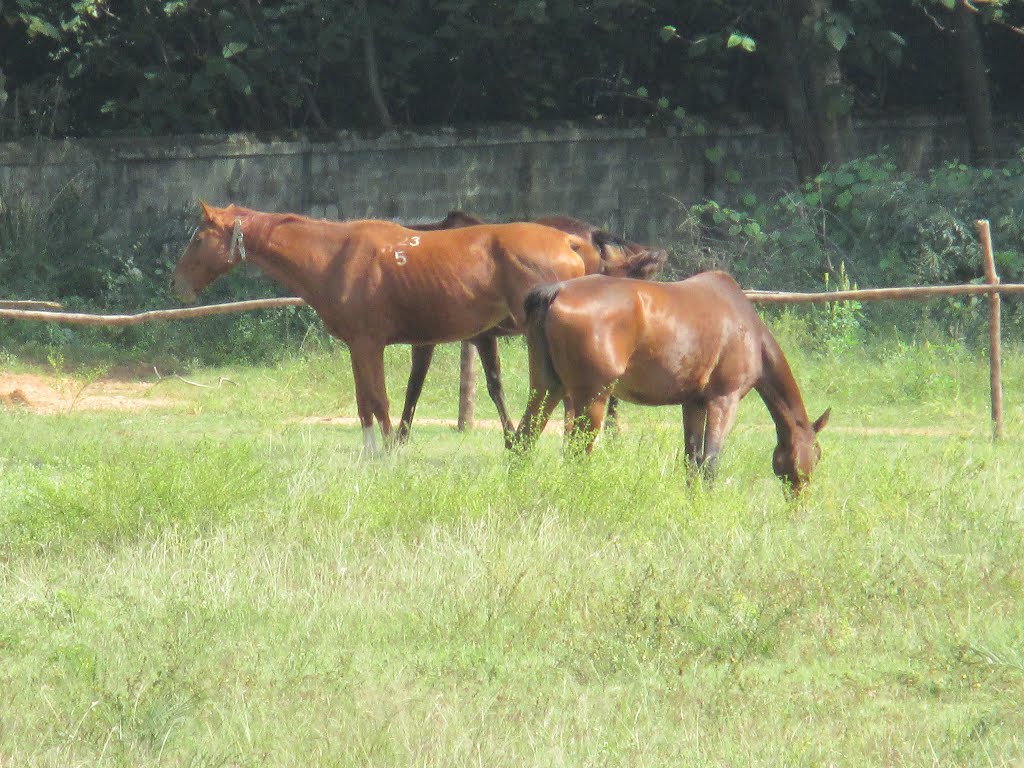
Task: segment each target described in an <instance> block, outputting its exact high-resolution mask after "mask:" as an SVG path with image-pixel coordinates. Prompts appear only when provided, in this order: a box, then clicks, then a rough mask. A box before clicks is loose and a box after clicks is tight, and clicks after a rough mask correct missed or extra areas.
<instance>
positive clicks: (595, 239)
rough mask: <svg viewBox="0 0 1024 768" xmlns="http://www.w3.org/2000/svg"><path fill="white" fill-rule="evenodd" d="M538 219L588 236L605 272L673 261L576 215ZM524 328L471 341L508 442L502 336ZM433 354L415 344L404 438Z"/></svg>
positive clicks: (463, 223)
mask: <svg viewBox="0 0 1024 768" xmlns="http://www.w3.org/2000/svg"><path fill="white" fill-rule="evenodd" d="M483 223H484V222H483V220H482V219H479V218H477V217H476V216H474V215H473V214H471V213H466V212H465V211H449V212H448V215H447V216H445V217H444V218H443V219H442V220H441V221H438V222H434V223H431V224H410V225H408V226H409V229H415V230H417V231H434V230H442V229H459V228H461V227H472V226H476V225H479V224H483ZM533 223H534V224H542V225H544V226H546V227H551V228H553V229H557V230H560V231H562V232H566V233H568V234H570V235H577V236H578V237H582V238H586V239H588V240H589V241H590V243H591V244H592V245H593V246H594V248H595V249H596V250H597V252H598V253H599V254H600V256H601V266H600V274H603V275H609V276H611V277H633V278H637V279H640V280H649V279H650V278H652V277H654V275H656V274H657V273H658V272H659V271H660V270H661V269H662V267H664V266H665V262H666V261H668V254H667V253H666V252H665V250H664V249H661V248H653V247H651V246H648V245H640V244H639V243H633V242H630V241H628V240H624V239H623V238H621V237H617V236H616V235H612V234H610V233H609V232H606V231H604V230H603V229H600V228H598V227H595V226H594V225H593V224H588V223H587V222H585V221H580V220H579V219H573V218H570V217H568V216H548V217H545V218H542V219H534V221H533ZM522 332H523V329H522V328H521V327H519V326H518V325H517V324H516V323H515V321H514V320H513V319H512V318H507V319H505V320H503V321H502V322H501V323H499V324H498V325H497V326H496V327H495V328H493V329H491V330H489V331H487V332H486V333H484V334H481V335H480V336H476V337H474V338H472V339H468V340H467V342H468V343H470V344H472V345H473V346H475V347H476V349H477V352H478V353H479V355H480V362H481V364H482V367H483V369H484V379H485V381H486V382H487V393H488V394H489V395H490V397H491V400H492V401H494V405H495V407H496V408H497V409H498V418H499V419H500V420H501V425H502V428H503V429H504V431H505V435H506V442H508V438H509V437H510V436H511V433H512V431H513V430H514V426H513V425H512V420H511V419H510V418H509V416H508V409H507V408H506V406H505V393H504V390H503V388H502V385H501V361H500V360H499V358H498V337H499V336H512V335H516V334H519V333H522ZM433 357H434V345H433V344H420V345H418V346H413V347H412V367H411V368H410V370H409V384H408V386H407V387H406V390H405V407H404V408H403V410H402V420H401V422H400V423H399V426H398V436H399V439H404V438H405V437H407V436H408V434H409V429H410V428H411V427H412V420H413V416H414V415H415V413H416V403H417V402H418V401H419V398H420V394H421V393H422V391H423V382H424V381H425V380H426V377H427V371H428V370H430V362H431V360H432V359H433ZM608 418H609V420H611V419H614V418H615V399H614V398H612V399H611V401H609V404H608Z"/></svg>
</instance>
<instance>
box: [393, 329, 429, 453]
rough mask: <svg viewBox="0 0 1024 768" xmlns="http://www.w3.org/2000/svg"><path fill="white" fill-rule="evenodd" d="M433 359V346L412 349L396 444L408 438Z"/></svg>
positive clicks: (424, 345) (425, 345)
mask: <svg viewBox="0 0 1024 768" xmlns="http://www.w3.org/2000/svg"><path fill="white" fill-rule="evenodd" d="M433 359H434V345H433V344H423V345H420V346H414V347H413V348H412V367H411V368H410V369H409V385H408V386H407V387H406V388H405V407H404V408H403V409H402V420H401V421H400V422H399V423H398V442H400V443H403V442H405V441H406V439H408V437H409V430H410V429H411V428H412V420H413V417H415V415H416V404H417V403H418V402H419V400H420V395H421V394H422V393H423V382H424V381H425V380H426V378H427V371H429V370H430V362H431V360H433Z"/></svg>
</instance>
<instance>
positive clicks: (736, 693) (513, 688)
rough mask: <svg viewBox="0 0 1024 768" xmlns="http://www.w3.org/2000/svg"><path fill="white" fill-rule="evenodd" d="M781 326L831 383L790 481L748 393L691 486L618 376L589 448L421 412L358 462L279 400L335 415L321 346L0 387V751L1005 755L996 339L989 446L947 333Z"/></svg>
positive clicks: (1010, 454)
mask: <svg viewBox="0 0 1024 768" xmlns="http://www.w3.org/2000/svg"><path fill="white" fill-rule="evenodd" d="M791 347H792V345H786V348H787V349H788V350H790V351H791V355H790V359H791V363H792V364H793V367H794V370H795V373H796V376H797V379H798V381H799V382H800V384H801V386H802V388H803V391H804V394H805V398H806V400H807V402H808V409H809V410H810V411H811V412H812V415H817V414H818V413H820V412H821V411H822V410H823V409H824V408H825V407H826V406H827V405H832V406H833V418H832V422H831V424H830V426H829V428H828V429H827V430H826V431H825V432H824V433H823V434H822V439H821V442H822V447H823V451H824V459H823V461H822V463H821V465H820V467H819V470H818V473H817V474H816V476H815V478H814V481H813V483H812V486H811V488H810V489H809V493H808V495H807V497H806V498H805V499H804V500H803V502H802V503H801V504H799V505H796V506H792V505H789V504H787V503H786V501H785V499H784V498H783V494H782V491H781V488H780V486H779V484H778V483H777V482H776V481H775V480H774V478H773V476H772V474H771V468H770V455H771V448H772V442H773V437H774V432H773V430H772V429H771V426H770V425H771V422H770V420H769V418H768V416H767V413H766V411H765V410H764V407H763V406H762V405H761V404H760V402H759V401H758V400H757V398H756V395H753V396H751V397H750V398H748V399H747V401H745V403H744V405H743V408H742V411H741V414H740V416H739V419H738V424H737V427H736V429H735V430H734V432H733V434H732V435H731V437H730V439H729V441H728V443H727V446H726V453H725V454H724V456H723V461H722V465H721V470H720V477H719V481H718V482H717V483H716V484H715V485H714V486H712V487H710V488H706V487H702V486H700V485H688V484H687V482H686V478H685V472H684V471H683V468H682V466H681V462H680V457H679V443H680V424H679V422H680V418H679V413H678V411H677V410H676V409H640V408H638V407H630V406H628V405H627V406H625V408H624V415H625V422H626V425H625V428H624V431H623V433H622V434H621V435H620V436H619V437H618V438H616V439H611V440H604V441H602V443H600V444H599V445H600V449H599V450H598V451H596V452H595V454H594V456H593V457H591V459H590V460H586V461H579V460H571V459H563V457H562V454H561V446H560V441H559V439H558V438H557V437H555V436H546V437H545V438H543V439H542V440H541V442H540V444H539V446H538V449H537V451H536V452H535V453H534V454H533V455H530V456H527V457H525V458H523V459H514V458H511V457H509V456H507V455H506V454H505V452H504V451H503V449H502V447H501V439H500V435H499V434H498V433H497V432H494V431H485V430H479V431H477V432H474V433H471V434H468V435H459V434H457V433H455V432H453V431H451V430H450V429H448V428H445V427H437V426H428V427H421V428H419V429H415V430H414V440H413V442H412V443H411V444H410V445H409V446H407V447H405V448H403V449H402V450H400V451H397V452H394V453H390V454H387V455H385V456H383V457H381V458H378V459H375V460H369V461H367V460H360V459H359V447H360V445H361V438H360V435H359V430H358V428H357V427H343V426H328V425H323V424H315V423H306V422H303V421H302V419H303V418H304V417H308V416H331V415H354V413H355V406H354V396H353V393H352V382H351V374H350V372H349V368H348V363H347V357H346V355H345V353H344V352H343V351H342V352H339V353H337V354H317V355H313V356H310V357H305V358H297V359H294V360H292V361H289V362H285V363H282V364H281V365H279V366H276V367H274V368H267V369H261V368H234V369H223V370H198V371H193V372H191V373H190V374H188V378H189V379H191V380H194V381H200V382H203V383H210V384H216V383H217V381H218V379H219V378H220V377H221V376H226V377H228V378H230V379H231V380H232V381H233V382H235V384H236V385H232V384H229V383H225V384H223V385H222V386H220V387H219V388H216V389H202V388H196V387H191V386H189V385H187V384H185V383H183V382H181V381H179V380H171V379H166V380H164V381H162V382H160V383H159V384H156V386H155V388H154V389H153V390H152V391H153V394H154V395H158V396H161V397H172V398H177V399H180V400H182V401H183V403H182V405H181V406H179V407H177V408H175V409H173V410H170V411H158V412H157V411H154V412H135V413H129V414H109V413H94V412H84V411H79V410H73V411H71V412H70V413H68V414H64V415H59V416H34V415H31V414H26V413H23V412H19V411H2V410H0V445H3V449H2V451H0V765H7V764H10V765H55V766H66V765H125V766H144V765H253V766H265V765H275V766H277V765H296V766H299V765H302V766H307V765H374V766H377V765H396V766H408V765H424V766H432V765H436V766H452V765H487V766H495V765H501V766H503V765H508V766H523V765H552V766H553V765H628V766H664V765H690V764H713V765H751V764H759V765H776V764H786V765H793V764H806V765H821V764H829V763H831V764H842V765H864V764H875V765H878V764H886V765H892V764H912V765H924V764H955V765H993V764H995V765H1000V764H1011V763H1014V762H1015V761H1019V760H1020V759H1021V757H1022V755H1024V710H1022V708H1021V706H1020V702H1021V701H1024V570H1022V565H1021V564H1022V563H1024V501H1022V492H1021V491H1022V489H1024V457H1022V452H1021V447H1022V442H1024V430H1022V426H1021V425H1022V424H1024V420H1022V417H1024V409H1022V407H1021V404H1020V400H1019V393H1020V391H1021V384H1022V383H1024V355H1021V354H1020V353H1019V351H1013V352H1012V354H1010V355H1008V357H1007V359H1006V361H1005V363H1004V375H1005V381H1006V396H1007V424H1008V433H1009V434H1008V437H1007V439H1006V440H1005V441H1004V442H1003V443H1001V444H999V445H993V444H992V443H991V442H990V440H989V431H990V428H989V425H988V422H987V414H988V402H987V381H988V376H987V364H986V362H985V360H984V359H983V357H982V356H980V355H978V354H976V353H973V352H970V351H967V350H965V349H962V348H959V347H929V348H916V347H911V346H908V345H901V344H898V343H893V344H891V345H888V346H886V347H875V348H871V349H867V350H853V351H850V352H846V353H842V354H840V355H838V356H830V357H825V356H821V355H817V354H812V353H804V352H800V351H799V349H796V348H791ZM503 351H504V352H505V357H506V360H505V369H506V372H507V376H506V379H507V384H508V387H509V402H510V406H511V408H512V410H513V412H514V415H515V416H516V417H518V415H519V412H520V411H521V408H522V404H523V402H524V387H525V381H524V379H525V364H524V356H523V354H522V349H521V347H520V346H519V345H518V344H512V345H509V346H506V347H503ZM388 363H389V372H390V378H389V381H390V386H391V391H392V397H393V398H394V399H395V402H393V403H392V411H393V412H394V413H397V412H398V411H400V408H401V402H400V398H401V392H402V384H403V377H404V375H405V372H406V370H407V352H406V351H405V350H403V349H399V350H395V351H394V353H393V354H389V357H388ZM456 371H457V352H456V350H455V349H454V348H452V349H449V350H445V351H444V352H442V353H440V359H439V360H438V362H437V365H436V368H435V370H434V371H432V372H431V377H430V378H429V379H428V387H427V391H426V392H425V394H424V400H423V404H422V405H421V407H420V409H419V412H418V414H419V415H420V416H424V417H445V418H454V416H455V388H456V384H455V382H456V381H457V374H456ZM479 389H480V393H479V394H480V402H479V404H478V406H477V413H478V415H479V416H480V417H482V418H492V414H493V408H492V406H491V405H490V403H489V402H487V401H486V394H485V393H484V388H483V386H482V385H481V386H480V387H479ZM865 427H869V428H891V427H916V428H929V429H938V430H942V431H941V432H940V433H939V434H937V435H923V434H885V433H876V432H869V433H866V434H865V433H864V432H862V431H859V430H861V429H862V428H865Z"/></svg>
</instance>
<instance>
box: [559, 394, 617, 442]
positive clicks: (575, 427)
mask: <svg viewBox="0 0 1024 768" xmlns="http://www.w3.org/2000/svg"><path fill="white" fill-rule="evenodd" d="M611 390H612V385H611V384H609V385H608V386H606V387H603V388H602V389H599V390H597V391H594V390H588V391H580V390H574V391H573V392H571V393H570V395H569V398H570V400H572V402H573V407H574V411H575V418H574V419H573V421H572V425H571V427H570V429H569V431H568V432H567V433H566V443H567V445H568V447H569V448H570V449H571V448H575V447H577V446H580V447H582V448H583V449H584V450H585V451H586V452H587V453H588V454H589V453H592V452H593V450H594V442H595V441H596V440H597V436H598V434H599V433H600V432H601V425H602V424H603V423H604V418H605V414H606V413H607V411H608V399H609V397H611Z"/></svg>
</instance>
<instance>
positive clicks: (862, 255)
mask: <svg viewBox="0 0 1024 768" xmlns="http://www.w3.org/2000/svg"><path fill="white" fill-rule="evenodd" d="M981 218H987V219H989V220H990V221H991V222H992V229H993V238H994V240H995V241H996V243H995V244H996V247H997V251H996V253H995V258H996V265H997V269H998V270H999V272H1000V277H1001V279H1002V280H1003V281H1004V282H1020V281H1021V280H1022V279H1024V251H1022V248H1024V150H1022V151H1021V153H1019V156H1018V158H1017V159H1015V160H1014V161H1013V162H1010V163H1008V164H1007V165H1006V166H1005V167H1003V168H998V169H994V168H972V167H969V166H967V165H964V164H963V163H957V162H952V163H947V164H945V165H943V166H942V167H940V168H937V169H934V170H933V171H931V172H930V173H929V174H928V175H926V176H924V177H916V176H913V175H911V174H910V173H907V172H905V171H900V170H898V169H897V166H896V163H895V162H894V161H893V160H891V159H889V158H887V157H885V156H883V155H871V156H868V157H864V158H860V159H857V160H854V161H851V162H849V163H847V164H845V165H843V166H842V167H840V168H838V169H836V170H834V171H833V170H827V171H824V172H823V173H821V174H819V175H818V176H817V177H816V178H815V179H814V180H813V181H811V182H808V183H807V184H805V185H804V186H803V187H801V188H800V189H798V190H796V191H793V192H788V193H786V194H783V195H781V196H780V197H778V198H777V199H775V200H773V201H770V202H762V201H760V200H759V199H757V198H756V197H755V196H754V195H751V194H747V195H744V196H742V198H741V199H740V201H739V202H738V203H737V204H736V205H735V206H734V207H729V206H726V205H722V204H721V203H718V202H716V201H706V202H703V203H700V204H698V205H694V206H691V207H690V208H689V209H688V210H687V212H686V216H685V217H684V221H683V223H682V225H681V226H680V235H681V239H682V241H683V243H682V247H681V248H680V249H679V250H677V252H676V260H675V267H676V269H677V271H680V272H684V273H692V272H694V271H697V270H698V269H707V268H724V269H728V270H729V271H731V272H733V273H734V274H735V275H736V276H737V278H738V279H739V280H740V281H741V282H742V283H743V284H744V285H749V286H756V287H759V288H769V287H770V288H772V289H778V290H818V289H819V287H820V281H821V275H822V274H823V273H824V274H827V275H829V278H830V280H831V281H832V283H837V282H841V280H842V277H841V269H842V271H846V272H848V273H849V280H850V281H852V282H856V283H858V284H860V285H861V286H870V287H883V286H896V285H909V284H953V283H965V282H981V281H983V279H984V277H983V274H984V273H983V267H982V260H981V251H980V247H979V245H978V238H977V234H976V233H975V227H974V222H975V220H977V219H981ZM680 253H681V254H685V255H684V256H682V257H680V256H679V254H680ZM977 303H978V299H977V298H956V299H948V300H942V301H937V302H929V303H928V304H927V305H926V306H927V307H928V309H927V311H926V312H921V311H920V308H915V307H913V305H910V304H908V303H904V304H902V305H900V304H898V303H894V302H892V303H890V302H886V303H884V304H878V305H873V306H871V307H869V308H866V309H865V318H866V320H867V322H868V323H869V325H870V324H872V323H873V324H874V325H875V326H876V327H878V326H880V325H886V326H891V325H896V326H898V327H900V328H901V329H904V328H910V329H915V330H916V329H918V328H919V327H920V326H921V324H922V323H923V324H925V325H927V324H929V323H938V324H940V325H941V326H942V327H943V328H944V329H945V330H946V332H947V333H951V334H953V335H954V336H971V335H972V334H975V333H976V332H977V331H978V330H979V329H980V328H981V325H982V324H983V323H984V317H983V315H982V314H981V313H978V312H975V311H973V307H974V306H975V305H976V304H977ZM1005 306H1006V317H1005V320H1006V322H1007V324H1008V326H1010V327H1013V328H1017V329H1020V328H1024V308H1022V306H1021V305H1020V303H1019V302H1017V301H1012V300H1010V301H1007V302H1006V305H1005Z"/></svg>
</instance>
